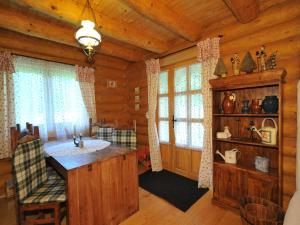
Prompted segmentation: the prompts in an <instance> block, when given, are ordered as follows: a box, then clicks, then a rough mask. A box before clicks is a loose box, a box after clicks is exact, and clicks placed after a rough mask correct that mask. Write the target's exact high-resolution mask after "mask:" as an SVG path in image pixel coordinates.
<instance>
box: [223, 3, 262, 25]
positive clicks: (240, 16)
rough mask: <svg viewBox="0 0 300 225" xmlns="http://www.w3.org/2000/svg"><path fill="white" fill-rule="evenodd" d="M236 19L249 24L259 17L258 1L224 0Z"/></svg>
mask: <svg viewBox="0 0 300 225" xmlns="http://www.w3.org/2000/svg"><path fill="white" fill-rule="evenodd" d="M223 1H224V2H225V4H226V5H227V6H228V8H229V9H230V10H231V12H232V13H233V15H234V16H235V17H236V19H237V20H238V21H239V22H241V23H249V22H250V21H252V20H254V19H256V18H257V17H258V15H259V4H258V1H257V0H223Z"/></svg>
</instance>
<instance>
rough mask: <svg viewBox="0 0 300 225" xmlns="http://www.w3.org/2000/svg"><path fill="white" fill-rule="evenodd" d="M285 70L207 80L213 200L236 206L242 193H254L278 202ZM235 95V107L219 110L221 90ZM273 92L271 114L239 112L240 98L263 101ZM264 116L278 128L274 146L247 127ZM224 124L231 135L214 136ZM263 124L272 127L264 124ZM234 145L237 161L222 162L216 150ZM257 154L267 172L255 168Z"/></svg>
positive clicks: (259, 123)
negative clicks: (210, 94) (275, 108)
mask: <svg viewBox="0 0 300 225" xmlns="http://www.w3.org/2000/svg"><path fill="white" fill-rule="evenodd" d="M284 76H285V71H284V70H282V69H276V70H271V71H265V72H261V73H253V74H247V75H239V76H229V77H226V78H220V79H216V80H210V84H211V86H212V91H213V123H212V125H213V129H212V135H213V156H214V157H213V160H214V163H213V170H214V177H213V179H214V180H213V186H214V193H213V200H214V202H217V203H221V204H223V205H225V206H230V207H234V208H237V207H238V205H239V199H240V198H241V197H243V196H247V195H250V196H258V197H262V198H266V199H269V200H272V201H273V202H275V203H278V204H281V170H282V169H281V164H282V163H281V161H282V159H281V158H282V156H281V154H282V153H281V133H282V123H281V118H282V107H281V105H282V91H281V90H282V82H283V79H284ZM225 91H230V92H231V93H234V95H235V100H236V101H235V110H234V111H233V112H232V113H230V114H224V113H223V112H222V110H221V106H222V101H223V99H224V92H225ZM273 95H276V96H277V97H278V100H279V109H278V112H277V113H275V114H266V113H264V111H262V112H259V113H242V112H241V109H242V106H243V103H242V102H243V100H249V101H250V104H251V101H252V99H260V100H263V99H264V98H265V96H273ZM265 118H272V119H273V120H275V122H276V124H277V126H278V131H277V137H276V139H277V141H276V144H275V145H269V144H264V143H262V140H261V138H260V136H259V135H258V134H256V133H255V132H252V134H251V131H250V130H249V127H250V125H251V124H254V126H255V127H256V128H257V129H260V128H261V125H262V121H263V120H264V119H265ZM224 126H228V127H229V130H230V133H231V135H232V136H231V137H230V138H226V139H218V138H217V136H216V133H217V132H220V131H223V130H224ZM267 126H272V125H271V124H267ZM233 148H236V149H238V150H239V151H240V153H241V154H240V157H239V158H238V161H237V164H226V163H225V162H224V160H223V158H222V157H220V156H219V155H218V154H216V151H217V150H219V151H220V152H221V153H222V154H223V155H224V154H225V151H226V150H230V149H233ZM256 156H261V157H265V158H268V159H269V172H267V173H265V172H261V171H259V170H256V169H255V158H256Z"/></svg>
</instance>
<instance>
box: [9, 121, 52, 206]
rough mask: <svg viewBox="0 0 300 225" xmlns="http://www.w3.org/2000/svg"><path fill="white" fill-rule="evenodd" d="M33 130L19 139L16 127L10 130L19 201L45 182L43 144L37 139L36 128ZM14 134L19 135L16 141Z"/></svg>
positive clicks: (45, 171)
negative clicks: (14, 146)
mask: <svg viewBox="0 0 300 225" xmlns="http://www.w3.org/2000/svg"><path fill="white" fill-rule="evenodd" d="M31 127H32V126H31ZM27 129H28V126H27ZM34 130H35V133H33V132H32V129H28V134H26V135H25V136H22V137H21V135H20V130H19V128H18V126H17V128H15V129H14V128H11V131H13V132H12V134H11V136H12V146H13V144H15V143H16V148H15V151H14V152H13V171H14V177H15V185H16V193H17V195H18V198H19V201H22V200H24V199H25V198H26V197H27V196H28V195H29V194H30V193H32V192H34V191H35V190H36V189H38V188H39V187H40V186H41V185H42V184H43V183H44V182H45V181H46V180H47V170H46V161H45V158H44V150H43V143H42V141H41V140H40V139H39V135H38V134H39V133H38V127H35V129H34ZM16 134H19V138H17V140H16V137H15V135H16ZM20 137H21V138H20Z"/></svg>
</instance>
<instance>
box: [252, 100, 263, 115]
mask: <svg viewBox="0 0 300 225" xmlns="http://www.w3.org/2000/svg"><path fill="white" fill-rule="evenodd" d="M251 112H252V113H261V112H262V108H261V99H252V103H251Z"/></svg>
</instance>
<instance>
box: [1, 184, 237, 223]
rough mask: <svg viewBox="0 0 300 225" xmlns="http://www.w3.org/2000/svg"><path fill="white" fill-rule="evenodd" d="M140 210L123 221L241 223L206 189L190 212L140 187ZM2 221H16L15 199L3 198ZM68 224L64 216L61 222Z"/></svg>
mask: <svg viewBox="0 0 300 225" xmlns="http://www.w3.org/2000/svg"><path fill="white" fill-rule="evenodd" d="M139 190H140V192H139V195H140V210H139V211H138V212H137V213H135V214H134V215H132V216H131V217H129V218H128V219H127V220H125V221H124V222H122V223H121V225H153V224H155V225H228V224H230V225H241V224H242V223H241V220H240V217H239V215H237V214H235V213H233V212H232V211H230V210H228V209H224V208H220V207H218V206H216V205H213V204H212V203H211V198H212V192H210V191H209V192H207V193H206V194H205V195H204V196H203V197H202V198H200V199H199V200H198V201H197V202H196V203H195V204H194V205H193V206H192V207H191V208H190V209H189V210H188V211H187V212H185V213H184V212H182V211H180V210H179V209H177V208H175V207H174V206H172V205H171V204H169V203H168V202H166V201H165V200H163V199H161V198H159V197H157V196H155V195H153V194H151V193H149V192H147V191H145V190H143V189H141V188H140V189H139ZM0 218H1V219H0V225H15V224H16V222H15V213H14V201H13V200H12V199H11V200H5V199H1V200H0ZM62 225H65V220H64V221H63V222H62Z"/></svg>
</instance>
